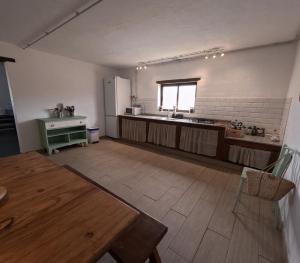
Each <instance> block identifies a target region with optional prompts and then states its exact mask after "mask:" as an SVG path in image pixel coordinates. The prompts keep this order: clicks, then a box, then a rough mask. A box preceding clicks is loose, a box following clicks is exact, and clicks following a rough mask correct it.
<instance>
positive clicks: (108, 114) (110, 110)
mask: <svg viewBox="0 0 300 263" xmlns="http://www.w3.org/2000/svg"><path fill="white" fill-rule="evenodd" d="M104 100H105V101H104V104H105V135H106V136H109V137H112V138H119V123H118V117H117V116H118V115H120V114H124V113H125V110H126V108H127V107H130V106H131V88H130V80H129V79H123V78H121V77H112V78H108V79H104Z"/></svg>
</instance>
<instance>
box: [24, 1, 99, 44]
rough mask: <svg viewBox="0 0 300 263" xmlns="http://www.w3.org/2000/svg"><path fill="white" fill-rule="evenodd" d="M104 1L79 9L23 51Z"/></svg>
mask: <svg viewBox="0 0 300 263" xmlns="http://www.w3.org/2000/svg"><path fill="white" fill-rule="evenodd" d="M102 1H103V0H97V1H95V2H93V3H91V4H89V5H87V6H86V7H84V8H79V9H77V11H75V12H73V13H72V14H71V15H69V16H67V17H69V18H67V19H64V20H62V22H61V23H59V24H58V25H56V26H55V27H52V28H51V27H50V29H49V30H46V31H45V32H43V33H42V34H41V35H40V36H39V37H37V38H36V39H34V40H33V41H31V42H28V43H27V44H26V45H25V46H24V47H23V49H26V48H29V47H31V46H32V45H34V44H36V43H37V42H39V41H40V40H42V39H43V38H45V37H47V36H49V35H50V34H52V33H53V32H55V31H57V30H58V29H60V28H62V27H63V26H64V25H66V24H68V23H70V22H71V21H72V20H74V19H75V18H76V17H78V16H80V15H82V14H83V13H85V12H87V11H88V10H90V9H91V8H93V7H95V6H96V5H98V4H100V3H101V2H102Z"/></svg>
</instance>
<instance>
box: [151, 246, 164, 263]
mask: <svg viewBox="0 0 300 263" xmlns="http://www.w3.org/2000/svg"><path fill="white" fill-rule="evenodd" d="M149 263H161V259H160V256H159V254H158V251H157V249H156V248H154V249H153V251H152V253H151V254H150V256H149Z"/></svg>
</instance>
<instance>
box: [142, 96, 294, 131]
mask: <svg viewBox="0 0 300 263" xmlns="http://www.w3.org/2000/svg"><path fill="white" fill-rule="evenodd" d="M137 103H138V104H141V105H142V106H143V107H144V112H145V113H150V114H151V113H152V114H162V113H161V112H159V111H158V108H157V100H156V99H138V101H137ZM289 105H290V102H289V100H288V99H287V100H286V99H277V98H216V97H215V98H211V97H207V98H196V103H195V113H193V114H186V115H188V116H192V117H201V118H211V119H219V120H228V121H231V120H239V121H242V122H243V123H244V125H245V126H253V125H256V126H258V127H262V128H265V129H266V132H267V133H273V132H274V130H277V131H278V132H280V133H281V134H283V133H284V129H285V124H284V122H286V119H287V115H288V111H289Z"/></svg>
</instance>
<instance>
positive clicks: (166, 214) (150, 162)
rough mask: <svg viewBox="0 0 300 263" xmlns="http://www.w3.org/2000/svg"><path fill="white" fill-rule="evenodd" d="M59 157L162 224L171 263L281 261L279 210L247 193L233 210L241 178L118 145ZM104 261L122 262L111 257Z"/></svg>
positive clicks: (163, 247)
mask: <svg viewBox="0 0 300 263" xmlns="http://www.w3.org/2000/svg"><path fill="white" fill-rule="evenodd" d="M51 159H53V160H55V161H57V162H59V163H60V164H68V165H70V166H72V167H73V168H75V169H77V170H78V171H80V172H81V173H83V174H85V175H86V176H88V177H90V178H91V179H93V180H95V181H96V182H98V183H100V184H101V185H103V186H104V187H106V188H108V189H109V190H110V191H112V192H114V193H115V194H117V195H119V196H120V197H122V198H124V199H125V200H126V201H128V202H129V203H131V204H132V205H134V206H136V207H138V208H140V209H141V210H143V211H145V212H147V213H149V214H150V215H152V216H153V217H155V218H157V219H159V220H160V221H162V222H163V223H164V224H165V225H167V226H168V228H169V230H168V233H167V234H166V236H165V237H164V239H163V240H162V242H161V243H160V244H159V247H158V249H159V252H160V255H161V257H162V262H168V263H176V262H178V263H187V262H193V263H196V262H199V263H200V262H201V263H212V262H213V263H219V262H224V263H225V262H226V263H266V262H269V263H270V262H273V263H280V262H284V259H283V244H282V240H281V233H280V232H278V231H277V230H276V229H275V228H274V226H273V217H272V214H271V204H270V203H269V202H266V201H261V200H258V199H257V198H254V197H249V196H246V195H243V197H242V201H241V203H240V205H239V207H238V209H237V212H238V213H237V215H234V214H233V213H232V212H231V210H232V207H233V203H234V198H235V191H236V188H237V185H238V182H239V174H238V173H236V172H234V171H231V170H229V169H228V168H226V169H225V168H222V167H217V166H214V167H210V166H207V165H205V164H202V163H199V162H198V163H197V162H191V161H187V160H182V159H180V158H175V157H171V156H167V155H163V154H159V153H156V152H153V151H148V150H144V149H141V148H137V147H134V146H128V145H125V144H122V143H117V142H113V141H110V140H101V142H100V143H98V144H94V145H89V147H85V148H80V147H79V148H72V149H68V150H64V151H62V152H60V153H58V154H56V155H53V156H51ZM99 262H114V260H113V259H112V258H110V256H109V255H105V256H104V257H103V258H102V259H101V260H100V261H99Z"/></svg>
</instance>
